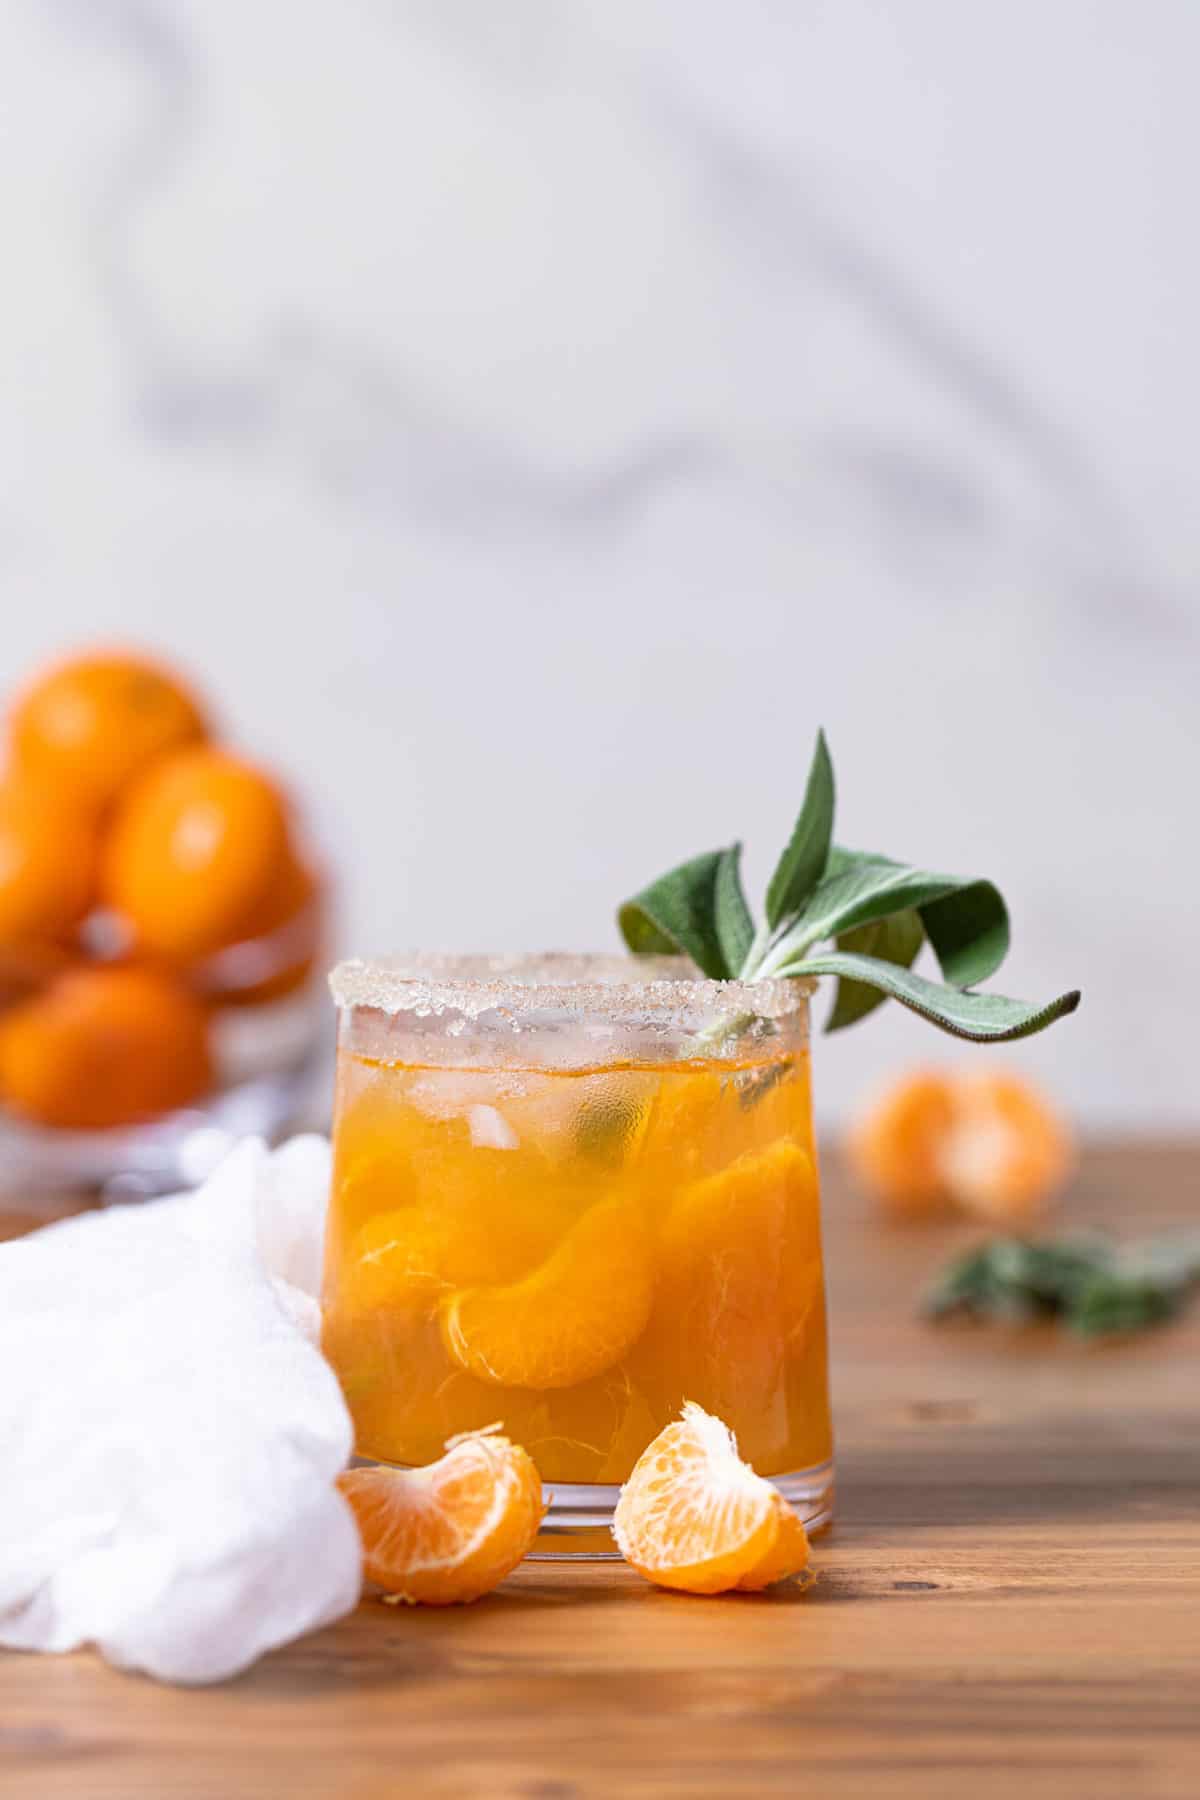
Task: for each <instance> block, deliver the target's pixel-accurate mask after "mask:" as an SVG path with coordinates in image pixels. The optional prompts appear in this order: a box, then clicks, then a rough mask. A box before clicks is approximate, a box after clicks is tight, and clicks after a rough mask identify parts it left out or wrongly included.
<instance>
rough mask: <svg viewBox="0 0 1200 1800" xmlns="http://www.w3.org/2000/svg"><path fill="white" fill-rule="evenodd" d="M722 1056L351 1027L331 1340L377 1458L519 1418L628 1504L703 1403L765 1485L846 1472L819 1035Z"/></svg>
mask: <svg viewBox="0 0 1200 1800" xmlns="http://www.w3.org/2000/svg"><path fill="white" fill-rule="evenodd" d="M351 1017H353V1015H351ZM451 1017H453V1015H451ZM393 1039H395V1041H396V1048H395V1050H394V1051H393V1052H392V1053H391V1054H388V1050H389V1045H390V1043H391V1042H392V1040H393ZM422 1044H425V1045H427V1046H429V1047H433V1048H435V1049H436V1051H437V1054H438V1055H439V1056H442V1057H444V1058H445V1059H446V1060H445V1063H444V1064H442V1063H439V1062H438V1061H435V1060H430V1061H429V1062H423V1061H421V1060H420V1057H419V1051H420V1047H421V1045H422ZM721 1048H722V1047H720V1046H718V1047H717V1048H715V1049H714V1047H713V1046H712V1045H711V1044H706V1045H702V1046H701V1049H702V1051H703V1054H698V1055H686V1054H685V1055H682V1056H678V1057H671V1056H667V1055H664V1054H662V1053H661V1052H660V1053H659V1054H658V1055H657V1056H654V1055H652V1056H648V1057H647V1058H646V1059H645V1060H644V1061H636V1060H633V1059H629V1060H625V1061H621V1062H616V1061H613V1062H609V1063H605V1064H596V1063H592V1064H589V1063H586V1062H582V1063H581V1064H580V1066H566V1067H554V1066H545V1065H543V1064H540V1063H539V1062H538V1061H537V1059H536V1058H535V1057H533V1056H530V1055H529V1054H528V1050H527V1048H526V1046H525V1044H524V1043H523V1040H522V1035H521V1034H520V1033H513V1034H512V1036H511V1037H509V1038H506V1039H505V1041H504V1043H503V1047H502V1049H500V1050H499V1051H498V1052H497V1053H496V1054H495V1056H494V1060H488V1059H487V1058H485V1057H481V1056H477V1057H475V1058H474V1059H472V1060H471V1061H469V1062H468V1061H466V1060H465V1058H466V1055H467V1052H466V1051H464V1050H463V1049H461V1048H460V1046H459V1042H458V1041H456V1040H455V1039H453V1038H450V1039H449V1041H447V1037H446V1035H445V1027H444V1025H443V1024H441V1022H440V1020H439V1018H438V1016H437V1015H436V1014H434V1015H432V1016H431V1022H430V1023H428V1024H426V1023H424V1022H418V1023H416V1024H414V1023H413V1022H412V1021H411V1020H409V1019H407V1018H406V1019H404V1020H402V1021H401V1022H400V1024H399V1025H392V1024H390V1023H389V1022H388V1020H387V1017H386V1015H383V1014H381V1015H378V1016H376V1015H373V1014H372V1015H368V1019H367V1023H366V1024H365V1025H364V1024H361V1022H360V1023H359V1024H356V1025H352V1026H351V1027H350V1028H349V1030H348V1031H347V1030H346V1029H344V1031H343V1039H342V1043H341V1046H340V1051H339V1078H338V1097H337V1110H336V1123H335V1134H334V1136H335V1166H334V1184H333V1196H332V1203H331V1208H330V1220H329V1228H328V1233H327V1244H326V1271H325V1292H324V1314H325V1318H324V1343H325V1349H326V1353H327V1354H328V1355H329V1357H330V1360H331V1361H332V1362H333V1364H334V1367H335V1368H336V1369H337V1371H338V1373H339V1376H340V1378H341V1381H342V1385H343V1390H344V1392H345V1395H346V1400H347V1404H348V1405H349V1408H350V1411H351V1413H352V1415H353V1418H354V1422H355V1429H356V1445H357V1449H358V1451H359V1453H360V1455H363V1456H369V1457H373V1458H376V1459H378V1460H380V1461H382V1462H387V1463H394V1464H399V1465H413V1464H420V1463H422V1462H426V1461H428V1460H429V1459H430V1457H431V1456H433V1455H435V1454H436V1451H437V1446H438V1445H440V1443H441V1442H442V1441H443V1440H444V1439H445V1437H446V1436H447V1435H448V1434H449V1433H452V1432H455V1431H463V1430H477V1429H479V1428H480V1427H481V1426H482V1425H484V1424H487V1423H489V1422H490V1421H491V1420H493V1419H495V1420H499V1421H501V1422H502V1424H503V1427H504V1430H505V1432H506V1434H507V1435H508V1436H509V1437H510V1438H511V1439H512V1440H513V1441H514V1442H515V1443H519V1444H521V1445H522V1446H523V1447H524V1448H525V1449H526V1450H527V1451H528V1452H529V1454H530V1455H531V1456H532V1457H533V1459H534V1461H535V1463H536V1464H537V1466H538V1468H539V1470H540V1471H541V1474H542V1476H543V1478H544V1479H547V1480H551V1481H553V1482H554V1483H555V1484H562V1483H583V1484H587V1483H593V1484H608V1486H609V1488H610V1490H611V1486H612V1485H613V1484H616V1483H619V1482H621V1481H623V1480H625V1479H626V1478H627V1477H628V1476H629V1474H630V1472H631V1471H632V1469H633V1468H634V1465H635V1464H636V1462H637V1460H638V1458H639V1456H640V1455H641V1454H642V1452H643V1451H644V1450H645V1448H646V1446H647V1444H649V1443H650V1441H651V1440H652V1439H653V1438H654V1437H655V1435H656V1434H657V1433H658V1432H660V1431H662V1430H663V1428H664V1427H665V1426H667V1425H668V1424H669V1423H670V1422H671V1421H672V1420H673V1419H676V1418H678V1415H679V1409H680V1407H681V1406H682V1405H683V1403H684V1401H685V1400H689V1399H695V1400H697V1401H700V1402H702V1403H704V1404H706V1405H707V1406H709V1407H710V1408H711V1409H712V1410H714V1411H719V1412H720V1414H721V1416H722V1417H724V1418H725V1419H726V1420H727V1421H728V1423H729V1424H730V1425H731V1427H732V1428H733V1429H735V1430H736V1431H737V1433H738V1434H739V1438H740V1440H741V1441H742V1443H743V1448H744V1450H745V1452H746V1454H748V1455H750V1456H751V1457H752V1458H753V1460H754V1462H755V1466H756V1467H757V1468H759V1469H760V1471H761V1472H762V1473H764V1474H778V1475H781V1476H783V1475H788V1474H790V1473H792V1472H794V1471H804V1470H809V1469H813V1468H814V1467H818V1466H821V1467H825V1468H827V1466H828V1458H829V1456H830V1452H831V1441H830V1425H829V1403H828V1393H827V1384H826V1346H825V1311H824V1293H823V1283H822V1270H821V1241H820V1224H819V1199H818V1182H817V1173H816V1166H815V1161H814V1153H813V1143H812V1127H811V1117H810V1099H809V1081H808V1055H807V1050H806V1048H805V1044H804V1038H803V1035H799V1036H797V1035H788V1034H785V1033H779V1034H776V1035H774V1036H773V1035H772V1034H769V1033H767V1034H764V1035H763V1039H762V1041H758V1040H755V1041H753V1042H752V1043H751V1044H750V1045H749V1046H748V1047H738V1048H737V1049H736V1050H735V1051H734V1052H733V1053H732V1054H730V1053H728V1052H725V1053H724V1054H722V1053H721ZM523 1052H524V1054H523ZM459 1058H463V1059H464V1060H462V1061H461V1062H460V1061H459V1060H458V1059H459ZM825 1479H826V1480H827V1477H826V1478H825ZM766 1535H767V1536H768V1537H770V1536H771V1533H770V1531H768V1532H767V1533H766ZM772 1541H774V1539H773V1538H772Z"/></svg>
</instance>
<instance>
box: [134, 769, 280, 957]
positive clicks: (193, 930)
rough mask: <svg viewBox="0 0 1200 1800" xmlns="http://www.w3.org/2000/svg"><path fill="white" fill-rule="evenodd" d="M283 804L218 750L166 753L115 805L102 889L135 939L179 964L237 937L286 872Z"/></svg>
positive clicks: (258, 776) (267, 785)
mask: <svg viewBox="0 0 1200 1800" xmlns="http://www.w3.org/2000/svg"><path fill="white" fill-rule="evenodd" d="M288 856H289V826H288V807H287V802H286V800H285V798H284V796H283V794H282V793H281V791H280V789H279V788H278V787H277V786H276V784H275V783H274V782H273V781H272V780H271V779H270V777H269V776H267V775H264V774H263V773H261V771H260V770H258V769H256V768H254V767H252V766H251V765H250V764H249V763H246V762H243V761H241V759H240V758H238V757H235V756H230V755H229V754H227V753H226V752H225V751H221V750H212V749H209V748H207V747H200V748H198V749H194V750H182V751H179V752H177V753H176V754H175V755H173V756H170V757H166V758H164V759H163V761H161V762H160V763H158V764H157V765H156V767H154V768H153V769H151V770H150V772H149V773H148V774H147V775H144V776H143V777H142V779H141V780H140V781H139V782H137V783H135V785H134V786H133V787H132V788H131V789H130V791H129V793H128V794H127V795H126V797H125V799H124V801H123V803H122V804H121V806H120V807H119V808H118V810H117V813H116V816H115V818H114V819H113V823H112V829H111V832H110V835H109V839H108V843H107V846H106V848H105V854H104V861H103V869H102V891H103V894H104V898H105V899H106V901H107V902H108V904H109V905H110V906H112V907H113V908H114V909H115V910H116V911H117V912H118V913H120V914H121V915H122V916H123V917H124V918H125V920H126V921H127V922H128V924H129V925H130V926H131V928H132V930H133V934H134V938H135V940H136V942H137V944H138V946H139V947H140V948H141V949H143V950H147V951H150V952H152V953H154V954H157V955H161V956H164V957H168V958H174V959H178V960H180V961H192V960H193V959H195V958H198V957H202V956H206V955H209V954H210V953H211V952H213V951H215V950H219V949H222V948H224V947H225V946H226V945H228V944H236V943H239V942H241V941H242V940H243V939H244V938H245V937H246V936H247V935H248V934H249V933H251V932H252V931H253V929H254V923H255V920H256V919H257V918H258V917H259V916H260V914H261V911H262V908H263V907H264V905H265V904H266V903H267V900H268V898H269V896H270V894H271V892H272V888H273V885H274V884H275V883H276V882H277V881H278V880H279V879H280V875H281V872H283V871H285V870H286V866H287V859H288Z"/></svg>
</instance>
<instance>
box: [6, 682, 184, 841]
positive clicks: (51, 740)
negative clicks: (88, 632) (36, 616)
mask: <svg viewBox="0 0 1200 1800" xmlns="http://www.w3.org/2000/svg"><path fill="white" fill-rule="evenodd" d="M204 735H205V722H204V717H203V714H202V713H201V711H200V707H199V705H198V704H197V702H196V700H195V699H194V697H193V696H192V695H191V694H190V693H189V691H188V689H187V688H186V687H185V686H184V685H183V683H182V682H181V681H179V679H178V678H177V677H176V676H175V675H174V674H173V673H172V672H171V671H170V670H169V669H166V668H163V667H161V666H160V665H159V664H158V663H156V662H155V661H154V660H153V659H151V658H148V657H145V656H134V655H127V654H119V653H109V654H94V655H87V656H77V657H72V658H71V659H70V660H69V661H67V662H63V663H60V664H58V665H57V666H56V667H54V668H52V669H48V670H47V671H46V672H45V673H44V674H42V675H39V676H38V677H37V678H36V679H35V680H34V681H33V682H32V683H31V684H30V685H29V686H28V687H27V688H26V689H25V691H24V693H23V694H21V695H20V696H19V698H18V699H17V702H16V705H15V707H14V709H13V714H12V742H13V749H14V752H15V755H16V758H17V761H18V762H19V764H20V766H21V768H22V769H24V770H27V771H29V773H30V774H32V775H34V776H36V777H38V778H40V779H43V780H47V781H51V782H53V783H54V785H55V786H56V788H57V789H58V790H59V791H60V792H61V793H62V794H63V795H71V796H74V797H75V798H77V799H79V800H82V801H84V802H86V803H87V804H88V805H90V806H95V807H104V806H107V805H108V804H109V803H110V802H111V801H112V800H114V799H115V798H116V796H117V795H118V794H119V793H120V792H121V790H122V789H123V788H124V787H125V786H126V785H127V783H128V782H129V781H130V780H131V779H132V778H133V777H134V776H135V775H138V774H139V773H141V771H142V770H144V769H146V768H147V767H149V765H150V764H151V763H152V762H153V761H154V760H155V759H156V758H157V757H159V756H162V755H163V754H164V753H166V752H167V751H170V750H177V749H179V748H180V747H181V746H182V745H184V744H190V743H194V742H196V741H197V740H199V739H200V738H202V737H204Z"/></svg>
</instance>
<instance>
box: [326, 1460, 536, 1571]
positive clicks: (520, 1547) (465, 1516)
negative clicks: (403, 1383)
mask: <svg viewBox="0 0 1200 1800" xmlns="http://www.w3.org/2000/svg"><path fill="white" fill-rule="evenodd" d="M338 1485H339V1486H340V1488H341V1490H342V1492H343V1494H344V1495H345V1496H346V1498H347V1500H348V1501H349V1502H350V1505H351V1507H352V1508H353V1510H354V1517H355V1521H356V1523H357V1525H358V1529H359V1535H360V1537H361V1538H362V1544H363V1566H364V1571H365V1574H366V1577H367V1579H368V1581H373V1582H375V1583H377V1585H378V1586H380V1587H382V1588H385V1589H386V1590H387V1592H388V1593H389V1594H391V1595H393V1596H395V1597H396V1598H397V1599H400V1600H406V1601H408V1602H410V1603H411V1604H413V1605H416V1604H421V1605H425V1606H453V1605H459V1604H462V1603H464V1602H466V1601H471V1600H478V1599H479V1598H480V1596H481V1595H482V1594H486V1593H489V1592H490V1591H491V1589H492V1588H494V1587H495V1586H496V1585H497V1583H498V1582H501V1581H503V1579H504V1577H505V1576H506V1575H508V1574H511V1572H512V1570H513V1569H515V1568H516V1566H517V1564H518V1563H519V1562H520V1561H521V1558H522V1557H523V1556H525V1555H526V1554H527V1553H528V1551H529V1550H530V1549H531V1548H532V1546H533V1541H534V1538H535V1537H536V1536H537V1531H538V1526H539V1525H540V1524H541V1521H542V1513H543V1511H544V1507H543V1503H542V1484H541V1480H540V1479H539V1476H538V1472H537V1469H536V1468H535V1467H534V1465H533V1463H532V1461H531V1460H530V1458H529V1456H528V1455H527V1454H526V1452H525V1451H524V1450H522V1449H521V1448H520V1447H519V1446H518V1445H516V1444H513V1443H511V1442H510V1441H509V1439H508V1438H506V1437H505V1436H503V1435H502V1434H501V1433H500V1432H499V1431H498V1430H496V1429H494V1428H493V1429H491V1430H485V1431H479V1432H472V1433H468V1434H465V1435H463V1436H462V1437H460V1438H458V1439H454V1440H452V1441H451V1442H450V1443H449V1444H448V1445H447V1446H446V1453H445V1455H444V1456H441V1457H439V1458H438V1459H437V1461H436V1462H433V1463H431V1464H429V1465H428V1466H427V1467H426V1468H422V1469H405V1470H402V1469H350V1470H348V1471H347V1473H346V1474H344V1475H342V1476H341V1477H340V1479H339V1483H338Z"/></svg>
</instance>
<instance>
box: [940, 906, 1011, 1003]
mask: <svg viewBox="0 0 1200 1800" xmlns="http://www.w3.org/2000/svg"><path fill="white" fill-rule="evenodd" d="M920 912H921V924H922V926H923V927H924V931H925V935H926V937H927V938H928V939H929V942H930V943H931V944H932V945H933V951H934V955H935V956H936V957H937V959H938V962H939V963H940V965H941V970H942V974H943V975H944V976H945V978H946V980H947V981H948V982H950V983H951V985H952V986H953V987H964V988H966V987H977V986H978V985H979V983H980V982H981V981H986V980H987V978H988V976H989V975H994V974H995V973H996V970H997V969H998V968H999V967H1000V964H1001V963H1002V962H1003V961H1004V958H1005V957H1006V956H1007V955H1008V945H1009V929H1008V908H1007V907H1006V906H1005V904H1004V900H1003V897H1002V896H1001V893H1000V890H999V888H998V887H996V886H995V885H994V884H993V883H992V882H990V881H972V882H968V883H967V885H966V886H965V887H959V888H956V889H954V890H952V891H951V892H950V893H948V894H943V895H942V898H941V899H940V900H929V901H926V903H925V904H924V905H923V906H922V907H921V909H920Z"/></svg>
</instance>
